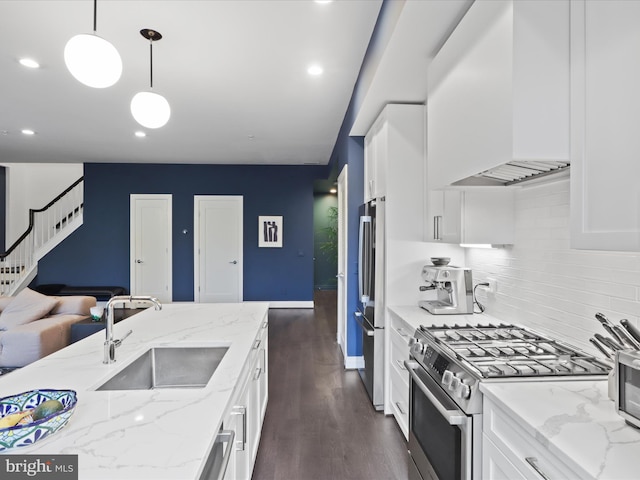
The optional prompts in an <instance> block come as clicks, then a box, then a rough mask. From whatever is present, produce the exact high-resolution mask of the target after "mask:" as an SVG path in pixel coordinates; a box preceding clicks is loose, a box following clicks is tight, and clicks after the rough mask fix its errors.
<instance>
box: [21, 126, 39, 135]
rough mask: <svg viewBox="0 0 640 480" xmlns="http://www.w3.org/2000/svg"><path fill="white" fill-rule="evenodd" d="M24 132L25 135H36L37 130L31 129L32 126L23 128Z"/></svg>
mask: <svg viewBox="0 0 640 480" xmlns="http://www.w3.org/2000/svg"><path fill="white" fill-rule="evenodd" d="M22 133H24V134H25V135H35V134H36V132H35V131H33V130H31V129H30V128H23V129H22Z"/></svg>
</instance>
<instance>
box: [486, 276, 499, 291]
mask: <svg viewBox="0 0 640 480" xmlns="http://www.w3.org/2000/svg"><path fill="white" fill-rule="evenodd" d="M487 283H488V284H489V293H493V294H495V293H496V292H497V291H498V280H496V279H495V278H493V277H487Z"/></svg>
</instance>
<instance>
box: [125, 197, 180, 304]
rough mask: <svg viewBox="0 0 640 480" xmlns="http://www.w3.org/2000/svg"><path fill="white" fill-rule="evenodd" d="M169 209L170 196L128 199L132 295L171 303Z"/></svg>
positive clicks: (170, 206) (170, 207) (170, 205)
mask: <svg viewBox="0 0 640 480" xmlns="http://www.w3.org/2000/svg"><path fill="white" fill-rule="evenodd" d="M171 209H172V204H171V195H143V194H132V195H131V197H130V211H131V228H130V232H131V240H130V250H131V254H130V261H131V279H130V283H131V287H130V290H131V294H132V295H150V296H152V297H156V298H157V299H158V300H160V301H161V302H171V301H172V296H173V288H172V243H171Z"/></svg>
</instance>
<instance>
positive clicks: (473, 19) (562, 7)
mask: <svg viewBox="0 0 640 480" xmlns="http://www.w3.org/2000/svg"><path fill="white" fill-rule="evenodd" d="M569 24H570V19H569V1H567V0H517V1H501V0H495V1H477V2H474V3H473V5H472V6H471V7H470V9H469V11H468V12H467V14H466V15H465V16H464V17H463V18H462V20H461V21H460V23H459V24H458V26H457V27H456V29H455V30H454V31H453V33H452V34H451V36H450V37H449V38H448V39H447V41H446V42H445V44H444V45H443V47H442V48H441V50H440V51H439V52H438V54H437V55H436V57H435V58H434V60H433V61H432V63H431V65H430V67H429V75H428V101H427V110H428V136H427V138H428V147H427V148H428V165H429V167H428V168H429V169H428V184H429V188H430V189H439V188H443V187H445V186H448V185H450V184H452V183H453V182H456V181H458V180H461V179H463V178H466V177H469V176H471V175H474V174H477V173H480V172H482V171H485V170H487V169H489V168H492V167H495V166H497V165H500V164H503V163H506V162H508V161H511V160H565V161H566V160H568V159H569V156H570V154H569V143H570V133H569V117H570V115H569V111H570V98H569V97H570V94H569V86H570V59H569V50H570V47H569V37H570V34H569Z"/></svg>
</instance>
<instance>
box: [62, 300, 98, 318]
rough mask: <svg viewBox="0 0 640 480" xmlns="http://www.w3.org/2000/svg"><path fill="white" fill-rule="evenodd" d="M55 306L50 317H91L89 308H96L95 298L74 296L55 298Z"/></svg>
mask: <svg viewBox="0 0 640 480" xmlns="http://www.w3.org/2000/svg"><path fill="white" fill-rule="evenodd" d="M55 298H56V300H57V303H56V306H55V307H53V310H51V315H69V314H71V315H85V316H87V317H88V316H89V315H91V310H90V308H91V307H95V306H96V297H89V296H85V295H75V296H72V297H55Z"/></svg>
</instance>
